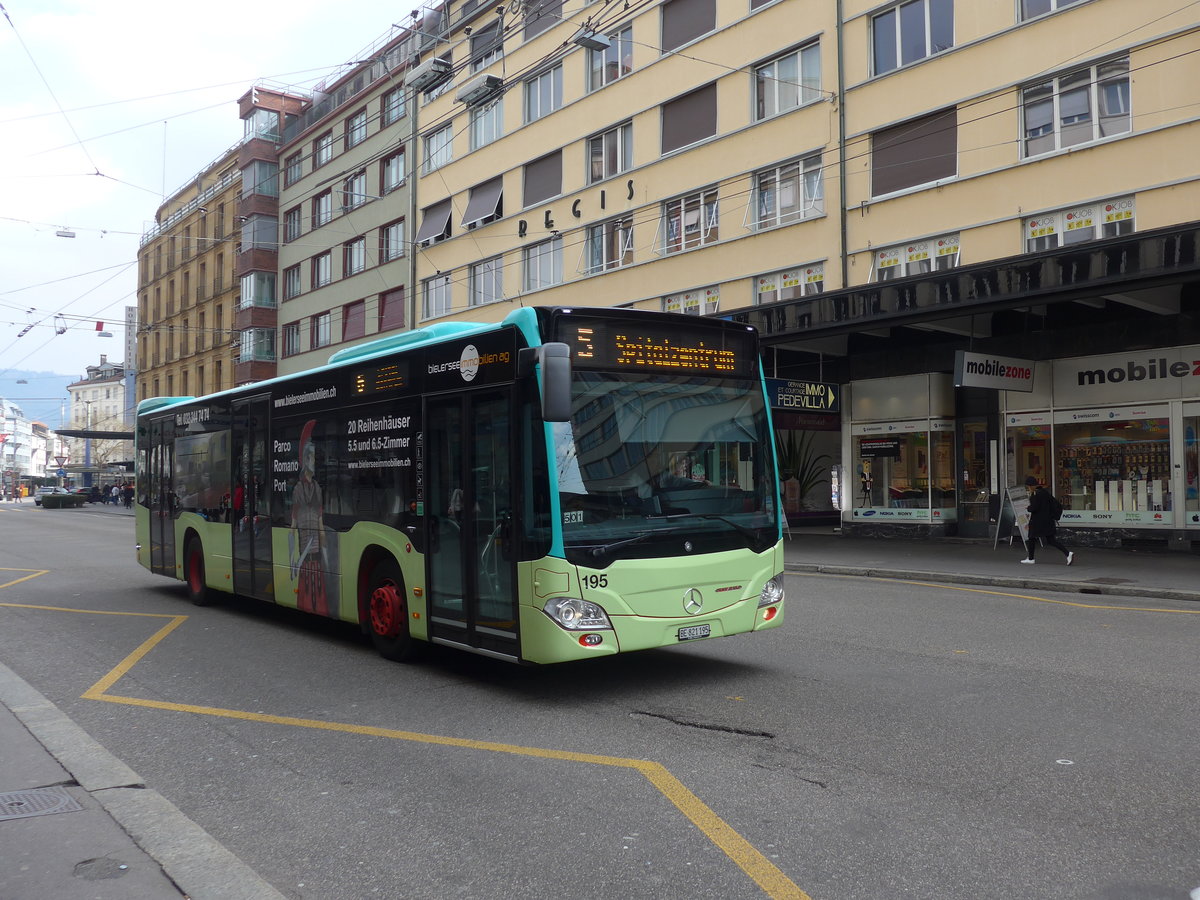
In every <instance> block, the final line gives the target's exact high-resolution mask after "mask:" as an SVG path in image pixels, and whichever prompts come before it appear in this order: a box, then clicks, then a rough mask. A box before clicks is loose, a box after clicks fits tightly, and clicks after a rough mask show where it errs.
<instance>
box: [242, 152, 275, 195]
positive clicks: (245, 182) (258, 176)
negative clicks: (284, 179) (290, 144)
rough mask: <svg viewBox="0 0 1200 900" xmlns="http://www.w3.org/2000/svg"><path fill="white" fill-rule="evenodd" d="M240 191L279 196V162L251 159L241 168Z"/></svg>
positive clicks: (245, 193)
mask: <svg viewBox="0 0 1200 900" xmlns="http://www.w3.org/2000/svg"><path fill="white" fill-rule="evenodd" d="M242 193H243V194H244V195H245V196H247V197H250V196H259V197H278V196H279V164H278V163H273V162H267V161H266V160H265V159H256V160H253V161H252V162H251V163H250V164H249V165H248V166H246V168H244V169H243V170H242Z"/></svg>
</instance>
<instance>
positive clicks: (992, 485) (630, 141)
mask: <svg viewBox="0 0 1200 900" xmlns="http://www.w3.org/2000/svg"><path fill="white" fill-rule="evenodd" d="M522 10H523V11H522V12H520V13H519V14H518V15H515V16H514V15H513V14H511V13H509V12H507V11H506V10H505V9H504V8H503V7H479V6H476V5H475V4H473V3H471V2H467V3H464V4H458V3H451V4H449V5H448V6H446V7H443V8H442V9H441V10H440V12H439V14H437V15H433V14H431V15H429V16H427V17H426V18H425V19H424V20H422V24H421V29H422V33H423V35H424V36H425V41H424V46H423V47H422V52H421V54H420V56H419V57H418V58H417V59H416V60H415V62H416V64H417V65H416V67H415V68H414V69H413V70H411V73H410V76H409V79H408V83H409V84H410V86H411V87H412V89H413V93H414V96H416V97H417V98H419V99H418V101H417V103H416V107H417V110H418V116H419V121H418V137H417V139H416V140H414V141H413V145H414V149H415V151H416V155H417V158H416V159H414V164H415V169H416V175H417V179H418V187H417V206H418V213H417V222H416V226H417V227H416V230H415V233H414V241H415V246H416V256H415V261H416V272H415V277H416V285H417V288H416V289H417V291H418V298H417V300H418V303H417V307H418V308H417V312H418V320H417V324H421V323H426V322H432V321H436V320H441V319H455V318H463V319H482V320H493V319H498V318H500V317H502V316H503V315H504V314H505V313H506V312H507V311H508V310H509V309H511V308H512V307H513V306H514V305H517V304H539V305H541V304H550V305H553V304H564V305H597V306H631V307H638V308H645V309H662V310H678V311H683V312H688V313H694V314H702V315H719V316H731V317H734V318H736V319H738V320H741V321H747V322H750V323H751V324H754V325H756V326H757V327H758V328H759V330H760V332H762V334H763V337H764V342H765V345H766V348H765V354H764V363H765V365H766V368H767V374H768V375H769V376H772V377H773V378H776V379H778V380H779V381H780V382H785V383H790V384H792V385H794V386H801V388H802V389H803V390H807V391H809V392H810V395H811V393H812V392H814V391H826V390H827V394H826V396H829V397H832V396H834V395H835V394H836V395H838V396H840V397H841V399H842V400H843V401H844V403H845V406H844V407H841V408H840V409H839V410H838V412H836V414H835V413H831V412H830V411H829V410H828V409H817V410H813V409H811V408H809V407H804V406H803V405H802V404H800V403H799V401H797V400H796V397H795V396H792V397H791V398H790V399H780V398H781V397H782V398H786V395H787V388H786V387H784V388H780V389H779V390H780V391H782V394H780V396H779V397H775V398H773V399H775V400H776V401H777V403H778V404H781V405H779V406H778V408H777V424H778V425H779V427H780V436H781V447H783V446H790V447H791V448H792V451H794V452H787V453H785V454H784V455H785V456H787V457H788V459H787V460H786V465H785V470H786V474H787V475H788V476H789V477H788V480H787V482H786V483H785V503H786V505H787V507H788V512H789V516H790V517H792V518H793V521H800V522H804V521H816V522H825V523H832V524H838V525H841V526H842V527H844V528H847V529H848V530H860V531H865V532H868V533H880V532H890V531H894V530H899V531H902V532H905V533H917V534H925V535H934V536H936V535H942V534H955V533H957V534H962V535H966V536H974V537H984V536H987V535H988V534H991V535H995V534H997V533H998V532H999V531H1000V530H1002V529H1004V528H1006V527H1008V526H1010V525H1011V523H1012V518H1013V517H1012V503H1011V498H1010V492H1009V490H1008V489H1009V488H1010V487H1017V486H1019V483H1022V482H1023V480H1024V478H1025V477H1027V476H1028V475H1029V474H1035V475H1036V477H1037V478H1038V479H1039V481H1041V482H1042V483H1043V484H1045V485H1046V486H1047V487H1049V488H1051V489H1052V490H1054V491H1056V492H1057V493H1059V494H1062V495H1064V496H1066V497H1067V500H1068V503H1069V504H1070V505H1072V506H1073V507H1074V511H1073V512H1072V513H1071V514H1070V516H1069V518H1071V519H1072V524H1073V525H1075V526H1077V527H1078V528H1079V529H1080V530H1079V532H1078V533H1079V534H1080V535H1081V536H1083V537H1085V538H1086V539H1088V540H1095V541H1096V542H1098V543H1113V542H1119V541H1123V540H1143V539H1149V540H1151V541H1152V542H1153V543H1156V544H1160V543H1163V542H1167V543H1171V542H1175V543H1171V545H1172V546H1175V545H1176V544H1180V545H1189V546H1190V544H1191V542H1192V540H1193V535H1192V529H1193V527H1194V526H1196V525H1200V518H1196V517H1195V516H1194V515H1193V512H1194V510H1195V509H1196V508H1200V497H1197V487H1196V483H1195V482H1196V477H1197V476H1196V473H1195V472H1194V471H1193V470H1194V469H1195V468H1196V464H1195V461H1194V460H1195V455H1196V454H1195V431H1196V429H1195V427H1194V426H1195V424H1196V422H1195V421H1194V418H1195V416H1194V415H1193V414H1194V413H1198V412H1200V409H1193V406H1194V405H1195V402H1196V400H1197V399H1200V392H1198V390H1197V388H1196V387H1194V386H1192V385H1191V384H1190V382H1188V383H1186V384H1185V385H1184V386H1183V387H1182V390H1183V391H1184V393H1183V394H1182V395H1180V396H1178V397H1176V396H1175V395H1173V394H1172V395H1171V397H1170V398H1169V399H1170V403H1169V404H1167V405H1165V406H1164V405H1162V404H1159V403H1155V404H1153V409H1152V410H1151V411H1152V412H1153V413H1154V415H1152V416H1150V417H1149V418H1150V420H1152V421H1149V420H1146V417H1145V416H1142V415H1141V413H1138V412H1137V410H1132V409H1124V408H1121V409H1116V410H1105V411H1104V413H1103V414H1104V415H1106V416H1111V417H1115V418H1116V420H1118V421H1122V422H1127V423H1132V424H1130V426H1129V428H1128V429H1127V431H1128V433H1129V434H1130V435H1134V434H1137V435H1140V436H1141V437H1143V438H1145V440H1138V441H1128V442H1126V444H1127V445H1122V446H1112V447H1109V446H1108V443H1106V439H1105V436H1104V435H1103V434H1099V433H1094V431H1089V432H1087V433H1083V432H1079V433H1076V432H1072V431H1069V430H1064V429H1063V428H1060V427H1059V426H1060V425H1063V424H1064V423H1065V421H1066V420H1067V418H1069V417H1070V416H1084V417H1090V416H1093V415H1096V416H1099V415H1100V413H1099V412H1097V411H1096V410H1095V409H1094V407H1095V406H1096V404H1097V403H1099V402H1100V400H1098V399H1096V398H1083V397H1081V396H1079V395H1078V393H1077V392H1074V393H1073V392H1072V391H1071V390H1068V389H1067V388H1066V387H1063V388H1061V389H1060V390H1059V392H1058V394H1055V393H1054V392H1053V391H1052V390H1050V389H1049V388H1048V387H1047V385H1049V384H1051V382H1052V379H1053V378H1054V377H1055V376H1054V374H1053V372H1054V365H1055V362H1054V360H1055V359H1056V358H1059V357H1061V358H1063V360H1065V359H1078V360H1084V361H1085V362H1084V363H1081V365H1086V361H1087V360H1090V359H1092V358H1093V357H1101V356H1103V355H1104V354H1108V353H1114V352H1118V351H1121V350H1123V349H1124V348H1125V347H1126V346H1134V345H1136V346H1139V347H1144V346H1153V347H1158V346H1164V347H1170V346H1172V345H1176V344H1185V345H1186V344H1190V343H1193V342H1194V340H1200V335H1192V331H1194V325H1192V324H1191V323H1192V322H1194V319H1193V318H1191V317H1190V316H1189V313H1191V312H1194V311H1195V306H1196V303H1197V302H1198V301H1197V295H1196V261H1195V257H1196V253H1197V247H1196V245H1195V242H1196V235H1195V230H1194V227H1193V226H1194V223H1195V220H1196V219H1197V215H1196V211H1197V210H1200V178H1198V170H1197V167H1196V166H1195V163H1194V160H1193V156H1194V154H1193V152H1192V147H1193V146H1194V145H1195V143H1196V139H1197V136H1198V134H1200V124H1198V122H1197V116H1196V110H1195V109H1194V107H1193V105H1192V104H1191V101H1190V100H1189V97H1190V95H1191V93H1190V92H1191V88H1190V87H1189V85H1191V84H1193V83H1194V81H1195V77H1196V75H1197V74H1200V62H1198V61H1197V60H1198V57H1197V54H1196V52H1195V51H1196V50H1198V49H1200V26H1198V21H1197V17H1196V15H1195V14H1194V11H1192V10H1190V8H1183V9H1180V8H1179V7H1178V6H1177V5H1173V4H1170V3H1165V2H1164V3H1157V2H1151V3H1149V4H1145V3H1137V4H1135V3H1133V2H1132V0H1018V2H1015V3H1012V4H973V3H964V2H961V0H958V2H955V0H905V2H901V3H895V4H877V3H859V2H843V3H836V4H828V3H805V2H802V0H777V2H774V3H770V2H758V0H738V2H726V0H667V2H665V3H652V4H637V5H634V6H632V7H627V8H622V7H616V8H597V7H595V6H593V5H591V4H583V3H572V2H570V0H564V2H553V0H551V2H544V3H541V4H537V5H532V6H526V7H523V8H522ZM959 351H962V352H968V353H969V352H984V353H992V354H997V353H1003V354H1004V355H1005V356H1006V357H1014V358H1019V359H1023V360H1025V361H1027V362H1028V363H1029V364H1030V366H1034V365H1035V364H1036V366H1037V368H1038V371H1039V373H1040V374H1039V376H1038V378H1037V379H1036V381H1037V387H1036V389H1035V391H1034V392H1033V393H1034V394H1035V396H1036V397H1037V399H1036V400H1030V399H1029V398H1028V397H1024V396H1023V394H1024V393H1025V391H1007V390H1001V389H999V388H997V387H996V386H994V385H992V386H987V387H981V386H978V385H972V384H971V383H970V379H967V381H966V382H963V381H962V380H961V379H956V375H955V366H956V362H957V358H956V354H957V353H958V352H959ZM1180 352H1184V351H1180ZM1185 355H1186V353H1185ZM1164 358H1165V357H1164ZM1172 358H1173V357H1172ZM1057 365H1058V367H1059V368H1060V369H1062V370H1063V371H1064V372H1065V371H1066V370H1067V369H1069V368H1071V366H1072V364H1071V363H1068V362H1065V361H1060V362H1058V363H1057ZM1139 365H1140V364H1139ZM1168 367H1169V366H1168ZM1105 371H1108V370H1105ZM1130 371H1133V370H1130ZM1066 377H1067V376H1060V379H1059V380H1060V381H1061V380H1062V379H1063V378H1066ZM773 389H774V386H773ZM1047 391H1049V392H1047ZM1135 394H1136V392H1135ZM1152 394H1153V392H1150V393H1147V394H1146V395H1145V398H1146V400H1147V402H1149V401H1150V400H1152V399H1156V397H1155V396H1152ZM1126 396H1128V398H1129V399H1130V400H1131V401H1136V399H1137V396H1134V395H1128V394H1127V395H1126ZM855 398H857V401H856V399H855ZM1189 398H1190V399H1189ZM831 403H832V401H831ZM1030 403H1033V405H1034V407H1035V408H1036V410H1037V411H1036V412H1029V411H1028V407H1029V404H1030ZM788 404H792V405H791V406H789V405H788ZM1081 405H1082V406H1081ZM1084 407H1086V409H1087V410H1088V411H1086V412H1085V411H1083V408H1084ZM1068 408H1069V409H1068ZM797 409H800V410H802V412H797ZM1006 413H1012V414H1014V415H1016V416H1017V419H1016V420H1014V421H1021V422H1024V419H1023V418H1022V417H1024V416H1032V417H1033V418H1034V419H1035V420H1037V421H1034V422H1031V423H1024V424H1023V425H1021V426H1020V427H1022V428H1025V429H1026V431H1025V432H1021V433H1016V432H1011V431H1009V430H1006V429H1005V428H1004V427H1003V425H1002V421H1001V420H1002V417H1003V416H1004V415H1005V414H1006ZM1041 417H1045V418H1046V423H1045V424H1043V423H1042V422H1041ZM1010 418H1011V416H1010ZM1060 420H1062V421H1060ZM1189 428H1191V430H1189ZM876 429H884V430H887V429H893V430H894V429H902V430H901V432H900V433H902V434H905V435H910V437H906V438H904V439H903V440H902V441H901V442H900V443H899V444H898V445H895V444H893V443H885V444H883V445H879V446H876V445H874V444H872V443H871V439H872V438H871V436H872V435H873V434H875V432H876ZM1148 435H1149V436H1148ZM1154 435H1158V437H1154ZM1189 435H1191V437H1189ZM864 440H865V441H866V442H867V443H866V444H864V443H863V442H864ZM1160 440H1161V441H1162V442H1163V446H1162V447H1160V448H1159V449H1160V450H1162V452H1161V453H1157V452H1156V451H1153V448H1155V447H1158V446H1159V445H1158V444H1156V443H1154V442H1155V441H1160ZM785 441H786V442H789V443H787V444H785ZM1039 441H1041V444H1039V443H1038V442H1039ZM1189 442H1190V443H1189ZM1026 444H1028V446H1026ZM1092 444H1095V445H1096V446H1105V447H1107V451H1106V452H1105V453H1104V454H1103V455H1104V456H1105V457H1106V458H1107V459H1109V460H1110V462H1109V463H1108V464H1107V465H1106V466H1105V468H1104V471H1103V472H1099V471H1098V470H1095V469H1094V467H1093V468H1092V469H1088V470H1087V471H1081V469H1080V468H1079V466H1078V465H1076V464H1075V463H1073V462H1072V460H1074V459H1077V454H1078V453H1079V452H1080V448H1081V447H1088V446H1091V445H1092ZM1168 445H1169V446H1168ZM864 447H866V450H865V451H864ZM880 448H882V449H880ZM1022 448H1024V449H1022ZM1164 448H1165V449H1164ZM876 451H879V452H881V454H882V455H880V456H879V457H875V456H872V455H871V454H872V453H874V452H876ZM864 454H865V455H864ZM892 454H897V455H895V456H893V455H892ZM1151 456H1153V457H1155V459H1157V460H1159V462H1154V463H1147V462H1145V460H1143V459H1142V458H1143V457H1147V458H1148V457H1151ZM1112 460H1118V461H1115V462H1114V461H1112ZM1189 460H1191V462H1190V463H1189V462H1188V461H1189ZM1189 465H1190V466H1191V468H1190V469H1189V468H1188V467H1189ZM1035 470H1036V471H1035ZM1131 473H1133V474H1132V475H1131ZM851 485H852V486H853V487H854V490H850V489H849V486H851ZM1192 518H1196V521H1194V522H1193V521H1192ZM880 523H883V524H882V525H881V524H880ZM1159 526H1162V529H1163V530H1161V531H1158V532H1154V531H1152V529H1153V528H1157V527H1159ZM1147 529H1151V530H1150V531H1148V530H1147ZM1167 529H1174V530H1173V531H1169V530H1167ZM1147 534H1150V535H1151V537H1150V538H1147V537H1146V535H1147ZM1196 537H1197V538H1200V534H1197V535H1196Z"/></svg>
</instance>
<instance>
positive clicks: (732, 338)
mask: <svg viewBox="0 0 1200 900" xmlns="http://www.w3.org/2000/svg"><path fill="white" fill-rule="evenodd" d="M559 331H560V334H559V338H560V340H562V341H563V342H565V343H566V344H567V345H568V346H570V348H571V359H572V361H573V363H574V365H576V366H578V367H579V368H581V369H583V368H586V369H616V370H627V371H634V372H675V373H680V374H683V373H693V372H695V373H699V372H703V373H707V374H710V375H748V374H752V373H753V366H754V363H755V362H756V360H757V357H756V356H755V353H754V338H753V335H751V334H750V333H749V332H746V333H740V332H737V331H734V330H726V329H716V328H714V329H711V330H710V329H699V328H697V329H695V330H694V331H693V330H690V329H681V328H679V327H678V326H676V327H674V328H672V327H668V326H663V325H659V324H658V323H647V322H637V321H634V322H620V321H609V320H604V319H583V318H580V319H575V318H574V317H572V318H569V319H565V320H560V322H559Z"/></svg>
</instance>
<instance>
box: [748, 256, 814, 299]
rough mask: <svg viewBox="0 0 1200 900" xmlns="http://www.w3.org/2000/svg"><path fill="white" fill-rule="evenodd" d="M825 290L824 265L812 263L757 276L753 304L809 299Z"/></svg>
mask: <svg viewBox="0 0 1200 900" xmlns="http://www.w3.org/2000/svg"><path fill="white" fill-rule="evenodd" d="M824 290H825V265H824V263H813V264H812V265H809V266H800V267H799V268H796V269H785V270H784V271H782V272H771V273H769V274H767V275H759V276H758V279H757V283H756V285H755V294H754V302H755V303H757V304H759V305H762V304H764V303H776V302H778V301H781V300H798V299H799V298H801V297H811V296H813V295H814V294H820V293H822V292H823V291H824Z"/></svg>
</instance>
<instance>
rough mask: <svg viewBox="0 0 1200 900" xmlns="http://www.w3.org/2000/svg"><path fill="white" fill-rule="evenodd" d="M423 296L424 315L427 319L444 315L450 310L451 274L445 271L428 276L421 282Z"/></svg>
mask: <svg viewBox="0 0 1200 900" xmlns="http://www.w3.org/2000/svg"><path fill="white" fill-rule="evenodd" d="M421 294H422V298H423V311H422V315H423V316H424V318H426V319H432V318H434V317H436V316H444V315H446V314H448V313H449V312H450V275H449V273H445V274H442V275H435V276H434V277H433V278H426V279H425V280H424V281H423V282H422V283H421Z"/></svg>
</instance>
